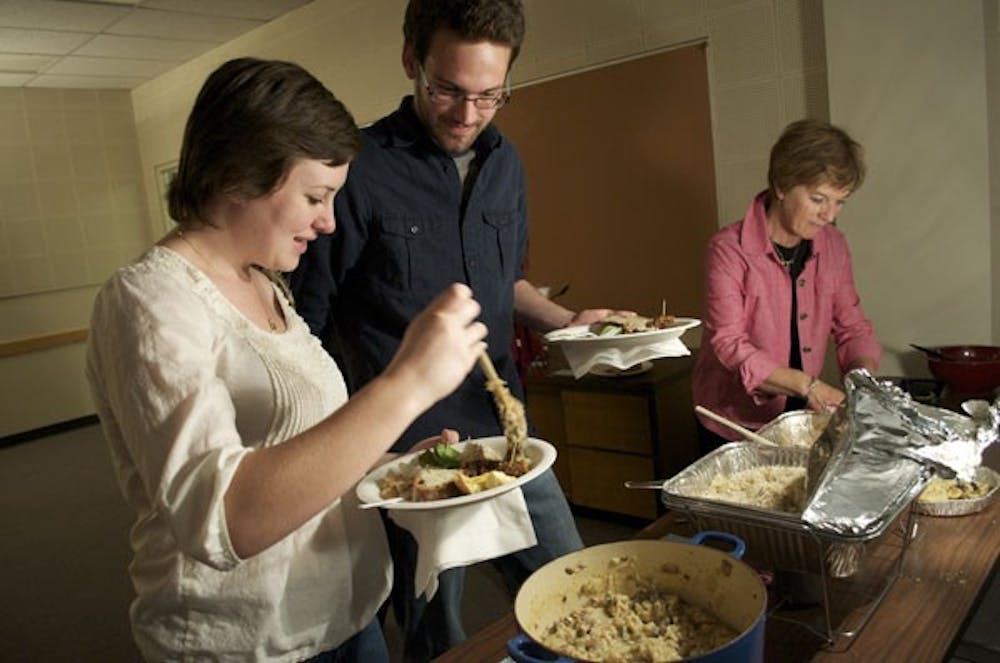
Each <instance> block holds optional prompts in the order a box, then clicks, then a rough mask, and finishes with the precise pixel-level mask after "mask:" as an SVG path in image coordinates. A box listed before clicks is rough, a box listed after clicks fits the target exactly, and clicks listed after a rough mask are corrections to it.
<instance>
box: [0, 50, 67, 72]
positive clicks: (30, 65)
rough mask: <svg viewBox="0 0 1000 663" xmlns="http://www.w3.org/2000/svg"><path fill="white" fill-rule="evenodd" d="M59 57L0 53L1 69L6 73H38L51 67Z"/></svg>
mask: <svg viewBox="0 0 1000 663" xmlns="http://www.w3.org/2000/svg"><path fill="white" fill-rule="evenodd" d="M57 60H58V58H55V57H53V56H51V55H17V54H14V55H11V54H7V53H0V71H2V72H4V73H17V72H27V73H32V74H35V73H38V72H40V71H45V70H46V69H47V68H48V67H51V66H52V65H53V63H55V62H56V61H57Z"/></svg>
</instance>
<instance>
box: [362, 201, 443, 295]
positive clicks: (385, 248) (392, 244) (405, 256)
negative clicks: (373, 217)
mask: <svg viewBox="0 0 1000 663" xmlns="http://www.w3.org/2000/svg"><path fill="white" fill-rule="evenodd" d="M376 225H377V228H378V232H379V235H378V242H377V244H376V246H377V250H376V251H377V255H376V257H375V260H374V261H373V262H374V271H375V273H376V274H377V275H378V277H379V278H380V279H381V280H382V281H383V282H384V283H386V284H387V285H389V286H391V287H393V288H398V289H411V288H412V287H413V278H414V277H413V271H414V270H413V268H414V260H415V259H416V253H417V251H418V250H419V244H418V242H419V241H420V239H421V238H423V236H424V235H426V234H427V231H428V229H429V228H430V226H431V224H430V223H429V222H427V221H425V220H422V219H420V218H418V217H414V216H410V215H404V214H386V215H383V216H380V217H379V218H378V220H377V224H376Z"/></svg>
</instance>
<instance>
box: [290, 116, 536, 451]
mask: <svg viewBox="0 0 1000 663" xmlns="http://www.w3.org/2000/svg"><path fill="white" fill-rule="evenodd" d="M364 135H365V142H364V147H363V148H362V150H361V153H360V154H359V155H358V157H357V158H356V159H355V160H354V161H353V162H352V163H351V167H350V170H349V173H348V177H347V181H346V183H345V186H344V189H343V190H342V191H341V192H340V193H338V194H337V197H336V199H335V203H334V211H335V216H336V219H337V229H336V231H335V232H334V233H333V234H332V235H327V236H323V237H321V238H319V239H318V240H316V241H315V242H313V243H312V245H311V246H310V248H309V250H308V252H307V253H306V254H305V255H304V256H303V260H302V262H301V264H300V265H299V268H298V269H297V270H296V271H295V273H294V274H292V277H291V284H292V290H293V292H294V294H295V298H296V302H297V307H298V310H299V312H300V314H301V315H302V317H303V318H305V320H306V321H307V323H308V324H309V326H310V328H311V329H312V331H313V333H315V334H316V335H318V336H319V337H320V338H321V339H323V341H324V344H325V345H326V347H327V348H328V349H329V350H330V351H331V352H333V353H334V355H335V356H337V358H338V361H339V363H340V364H341V365H342V366H343V367H344V372H345V377H346V379H347V383H348V388H349V389H350V390H351V391H352V392H353V391H356V390H357V389H360V388H361V387H362V386H364V385H365V384H367V383H368V382H369V381H371V380H372V378H374V377H375V376H376V375H378V374H379V373H380V372H381V371H382V370H383V369H384V368H385V366H386V365H387V364H388V363H389V360H390V359H391V358H392V356H393V355H394V354H395V352H396V350H397V348H398V347H399V343H400V341H401V339H402V336H403V332H404V331H405V329H406V325H407V324H408V323H409V322H410V320H412V319H413V318H414V317H415V316H416V315H417V314H418V313H419V312H420V311H421V310H422V309H423V308H424V307H425V306H426V305H427V304H429V303H430V301H431V300H432V299H433V298H434V297H435V296H437V295H438V294H439V293H440V292H441V291H442V290H444V289H445V288H446V287H448V286H449V285H450V284H452V283H455V282H460V283H466V284H468V285H469V286H470V287H471V288H472V290H473V293H474V296H475V298H476V300H477V301H478V302H479V303H480V305H481V306H482V313H481V315H480V320H482V321H483V322H484V323H485V324H486V325H487V327H489V337H488V339H487V342H488V343H489V353H490V356H491V358H492V359H493V363H494V364H495V365H496V368H497V371H498V372H499V373H500V375H501V377H502V378H503V379H505V380H506V381H507V383H508V385H509V386H510V388H511V390H512V392H514V393H515V395H517V396H519V397H521V396H522V394H521V393H520V390H521V388H520V383H519V381H518V378H517V373H516V367H515V364H514V361H513V357H512V356H511V352H510V345H511V335H512V333H513V306H514V282H515V281H517V280H518V279H520V278H522V277H523V275H522V271H521V264H522V259H523V257H524V252H525V247H526V240H527V234H528V227H527V214H526V210H525V195H524V174H523V170H522V166H521V161H520V158H519V157H518V155H517V153H516V151H515V149H514V147H513V145H512V144H511V142H510V141H508V140H506V139H505V138H504V137H503V135H502V134H501V133H500V132H499V131H498V130H497V129H496V128H494V127H492V126H490V127H487V128H486V129H485V130H484V131H483V133H482V134H481V135H480V136H479V138H478V139H477V140H476V143H475V145H474V149H475V152H476V164H475V171H474V172H475V173H476V175H475V178H476V179H475V181H474V182H473V183H472V188H471V190H470V191H469V193H468V195H467V198H466V200H465V201H464V202H463V185H462V182H461V180H460V178H459V174H458V171H457V169H456V166H455V163H454V160H453V158H452V156H451V155H449V154H448V153H446V152H445V151H444V150H442V149H440V148H439V147H438V146H437V145H436V144H435V143H434V142H433V141H432V140H431V139H430V138H429V137H428V135H427V133H426V131H425V130H424V128H423V126H422V125H421V123H420V121H419V119H418V118H417V116H416V114H415V113H414V111H413V104H412V97H406V98H404V99H403V101H402V103H401V104H400V107H399V109H398V110H397V111H396V112H394V113H392V114H391V115H388V116H387V117H385V118H382V119H381V120H379V121H378V122H376V123H375V124H373V125H372V126H370V127H368V128H366V129H364ZM483 384H484V382H483V376H482V374H481V373H480V372H479V371H478V369H477V370H476V371H474V372H473V374H471V375H470V376H469V377H468V378H467V379H466V380H465V382H464V383H463V384H462V385H461V386H460V387H459V388H458V390H457V391H456V392H455V393H453V394H452V395H451V396H449V397H447V398H445V399H444V400H442V401H440V402H439V403H438V404H437V405H435V406H434V407H433V408H431V410H429V411H428V412H427V413H425V414H424V415H423V416H422V417H420V418H419V419H418V420H417V421H415V422H414V423H413V424H412V425H411V426H410V428H409V429H408V430H407V431H406V432H405V433H404V435H403V436H402V437H401V438H400V440H399V441H398V442H397V444H396V446H395V447H394V450H396V451H402V450H406V449H408V448H409V447H410V446H412V445H413V443H414V442H417V441H419V440H420V439H423V438H425V437H428V436H431V435H436V434H438V433H440V432H441V429H442V428H445V427H448V428H453V429H455V430H457V431H458V432H459V434H460V435H461V436H463V437H465V436H472V437H481V436H486V435H497V434H499V433H500V432H501V430H500V427H499V422H498V420H497V417H496V414H495V412H494V410H493V404H492V400H491V399H490V396H489V394H488V392H486V390H485V388H484V386H483Z"/></svg>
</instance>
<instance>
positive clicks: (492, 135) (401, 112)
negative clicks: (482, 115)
mask: <svg viewBox="0 0 1000 663" xmlns="http://www.w3.org/2000/svg"><path fill="white" fill-rule="evenodd" d="M387 126H388V129H389V130H388V132H387V136H386V145H387V146H392V147H409V146H410V145H413V144H414V143H417V142H418V141H421V140H423V141H426V142H427V143H430V144H431V145H433V146H434V147H435V148H436V149H437V150H438V151H440V152H442V153H444V150H442V149H441V148H440V147H439V146H438V145H437V143H435V142H434V141H433V140H432V139H431V137H430V136H429V135H428V134H427V130H426V129H424V125H423V123H421V121H420V118H419V117H417V113H416V111H415V110H413V95H412V94H409V95H406V96H405V97H403V100H402V101H401V102H399V108H398V109H397V110H396V112H395V113H393V114H392V115H390V116H389V117H388V120H387ZM501 140H503V134H501V133H500V130H499V129H497V128H496V127H494V126H493V124H492V123H491V124H489V125H488V126H487V127H486V128H485V129H483V132H482V133H481V134H479V137H478V138H476V142H475V143H474V144H473V146H472V148H473V149H474V150H475V151H476V152H477V153H480V152H484V153H485V152H489V151H491V150H495V149H496V148H497V147H499V145H500V141H501ZM448 156H449V158H450V156H451V155H448Z"/></svg>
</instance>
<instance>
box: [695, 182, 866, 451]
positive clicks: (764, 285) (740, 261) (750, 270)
mask: <svg viewBox="0 0 1000 663" xmlns="http://www.w3.org/2000/svg"><path fill="white" fill-rule="evenodd" d="M765 201H766V192H762V193H760V194H758V195H757V197H756V198H754V200H753V202H752V203H751V204H750V208H749V209H748V210H747V213H746V216H744V218H743V219H742V220H741V221H738V222H736V223H734V224H732V225H730V226H727V227H726V228H723V229H722V230H720V231H719V232H718V233H716V234H715V235H714V236H713V237H712V239H711V240H710V241H709V245H708V250H707V254H706V260H705V273H706V288H705V311H704V320H703V322H704V325H705V333H704V335H703V338H702V344H701V348H700V350H699V352H698V360H697V363H696V364H695V371H694V376H693V390H694V398H695V403H697V404H700V405H703V406H704V407H706V408H708V409H710V410H713V411H715V412H717V413H718V414H721V415H722V416H724V417H727V418H728V419H731V420H733V421H736V422H738V423H740V424H742V425H744V426H746V427H747V428H750V429H757V428H760V427H761V426H762V425H764V424H765V423H767V422H768V421H770V420H771V419H773V418H774V417H776V416H777V415H778V414H780V413H781V412H782V411H783V409H784V407H785V400H786V397H785V396H777V395H770V394H766V393H764V392H761V391H758V388H759V387H760V385H761V384H762V383H763V382H764V381H765V380H766V379H767V378H768V376H770V375H771V373H773V372H774V370H775V369H777V368H780V367H785V366H787V364H788V355H789V351H790V348H791V338H790V334H789V330H790V329H791V322H792V321H791V314H792V313H791V311H792V302H791V288H790V287H789V286H790V285H791V284H790V281H789V275H788V273H787V272H786V271H785V269H784V267H782V265H781V263H780V262H779V261H778V258H777V256H776V255H775V253H774V248H773V247H772V245H771V242H770V239H769V238H768V234H767V210H766V208H765ZM795 285H796V286H797V287H798V290H797V293H796V295H797V298H798V310H799V313H800V315H799V324H798V330H799V339H800V343H801V347H802V370H804V371H805V372H806V373H808V374H810V375H819V374H820V372H821V371H822V369H823V362H824V358H825V355H826V345H827V339H828V338H829V336H830V335H831V334H832V335H833V338H834V342H835V343H836V344H837V363H838V365H839V366H840V370H841V372H843V371H845V370H846V368H847V367H848V366H850V365H851V364H852V362H854V361H855V360H857V359H859V358H861V357H872V358H874V359H875V360H876V361H878V360H879V359H880V358H881V355H882V348H881V346H880V345H879V343H878V340H877V339H876V337H875V332H874V330H873V329H872V325H871V323H870V322H869V321H868V319H867V318H866V317H865V314H864V311H863V310H862V309H861V302H860V299H859V297H858V293H857V289H856V288H855V285H854V273H853V271H852V268H851V254H850V250H849V249H848V246H847V240H846V239H845V238H844V235H843V234H842V233H841V232H840V231H839V230H838V229H837V228H836V227H834V226H832V225H828V226H826V227H825V228H823V230H821V231H820V233H819V234H818V235H817V236H816V238H815V239H813V241H812V255H810V257H809V258H808V259H807V260H806V264H805V268H804V269H803V271H802V274H801V275H799V277H798V279H797V280H796V283H795ZM700 420H701V422H702V423H703V424H704V425H705V427H706V428H709V429H710V430H712V431H714V432H716V433H718V434H719V435H722V436H723V437H725V438H727V439H733V436H734V433H733V432H732V431H731V430H729V429H728V428H726V427H724V426H721V425H718V424H716V423H715V422H714V421H711V420H709V419H705V418H701V419H700Z"/></svg>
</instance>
